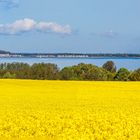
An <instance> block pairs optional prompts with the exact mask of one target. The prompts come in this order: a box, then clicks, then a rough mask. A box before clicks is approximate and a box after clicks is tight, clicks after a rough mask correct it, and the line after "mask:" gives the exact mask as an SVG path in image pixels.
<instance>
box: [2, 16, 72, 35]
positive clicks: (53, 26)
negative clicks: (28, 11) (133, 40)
mask: <svg viewBox="0 0 140 140" xmlns="http://www.w3.org/2000/svg"><path fill="white" fill-rule="evenodd" d="M30 31H36V32H44V33H57V34H63V35H64V34H71V33H72V29H71V27H70V26H69V25H65V26H63V25H60V24H57V23H54V22H36V21H35V20H33V19H29V18H25V19H21V20H17V21H15V22H14V23H11V24H0V34H4V35H17V34H21V33H24V32H30Z"/></svg>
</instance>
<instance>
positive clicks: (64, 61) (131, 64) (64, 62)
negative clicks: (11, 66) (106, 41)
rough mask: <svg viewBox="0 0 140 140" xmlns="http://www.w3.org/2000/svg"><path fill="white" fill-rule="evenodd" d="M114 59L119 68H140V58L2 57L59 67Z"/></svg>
mask: <svg viewBox="0 0 140 140" xmlns="http://www.w3.org/2000/svg"><path fill="white" fill-rule="evenodd" d="M109 60H112V61H114V62H115V64H116V66H117V69H119V68H121V67H125V68H127V69H129V70H134V69H137V68H140V58H139V59H136V58H134V59H130V58H127V59H122V58H120V59H118V58H117V59H116V58H115V59H109V58H108V59H107V58H96V59H93V58H0V63H5V62H6V63H12V62H23V63H28V64H33V63H41V62H44V63H54V64H57V65H58V67H59V68H63V67H65V66H72V65H76V64H78V63H90V64H95V65H97V66H102V65H103V64H104V63H105V62H106V61H109Z"/></svg>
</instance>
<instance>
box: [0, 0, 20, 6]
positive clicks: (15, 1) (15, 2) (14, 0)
mask: <svg viewBox="0 0 140 140" xmlns="http://www.w3.org/2000/svg"><path fill="white" fill-rule="evenodd" d="M0 3H2V4H4V5H5V6H6V7H8V8H13V7H18V6H19V0H0Z"/></svg>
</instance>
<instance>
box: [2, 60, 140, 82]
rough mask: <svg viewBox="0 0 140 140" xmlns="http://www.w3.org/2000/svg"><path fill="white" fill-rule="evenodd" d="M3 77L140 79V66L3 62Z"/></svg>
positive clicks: (104, 79) (110, 62) (94, 79)
mask: <svg viewBox="0 0 140 140" xmlns="http://www.w3.org/2000/svg"><path fill="white" fill-rule="evenodd" d="M0 78H1V79H34V80H84V81H85V80H87V81H140V68H138V69H136V70H134V71H129V70H127V69H126V68H120V69H119V70H117V68H116V65H115V63H114V62H113V61H107V62H106V63H104V64H103V66H102V67H98V66H95V65H92V64H84V63H80V64H78V65H74V66H69V67H64V68H63V69H59V68H58V66H57V65H56V64H51V63H35V64H33V65H29V64H27V63H1V64H0Z"/></svg>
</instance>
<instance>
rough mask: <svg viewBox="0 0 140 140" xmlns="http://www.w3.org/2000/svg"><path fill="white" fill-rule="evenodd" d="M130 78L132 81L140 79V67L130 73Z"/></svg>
mask: <svg viewBox="0 0 140 140" xmlns="http://www.w3.org/2000/svg"><path fill="white" fill-rule="evenodd" d="M129 79H130V80H131V81H140V68H138V69H137V70H135V71H133V72H132V73H131V74H130V76H129Z"/></svg>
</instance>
